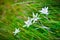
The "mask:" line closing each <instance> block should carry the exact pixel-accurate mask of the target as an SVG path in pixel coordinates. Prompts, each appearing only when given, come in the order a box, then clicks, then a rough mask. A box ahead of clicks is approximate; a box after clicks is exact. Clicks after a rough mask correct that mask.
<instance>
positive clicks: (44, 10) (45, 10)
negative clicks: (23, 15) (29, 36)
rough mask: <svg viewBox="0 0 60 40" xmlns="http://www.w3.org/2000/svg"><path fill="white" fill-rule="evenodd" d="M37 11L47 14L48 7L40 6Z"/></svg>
mask: <svg viewBox="0 0 60 40" xmlns="http://www.w3.org/2000/svg"><path fill="white" fill-rule="evenodd" d="M39 12H41V13H42V14H46V15H48V7H44V8H42V10H39Z"/></svg>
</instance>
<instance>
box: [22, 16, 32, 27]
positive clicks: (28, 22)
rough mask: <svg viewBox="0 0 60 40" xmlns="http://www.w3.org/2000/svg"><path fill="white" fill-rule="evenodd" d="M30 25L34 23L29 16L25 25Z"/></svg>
mask: <svg viewBox="0 0 60 40" xmlns="http://www.w3.org/2000/svg"><path fill="white" fill-rule="evenodd" d="M30 25H32V19H30V17H28V20H27V21H25V25H24V26H23V27H26V26H27V27H29V26H30Z"/></svg>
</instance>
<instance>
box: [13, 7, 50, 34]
mask: <svg viewBox="0 0 60 40" xmlns="http://www.w3.org/2000/svg"><path fill="white" fill-rule="evenodd" d="M39 12H41V13H42V14H46V15H48V7H44V8H42V10H39ZM38 19H40V18H39V17H38V13H36V15H35V13H34V12H33V18H30V17H28V20H27V21H24V23H25V25H23V27H27V28H28V27H29V26H30V25H32V24H33V23H35V22H36V21H37V20H38ZM41 28H45V29H49V28H48V27H46V26H42V27H41ZM37 29H38V28H37ZM19 32H20V30H19V28H18V29H17V28H16V29H15V31H14V32H13V33H14V35H16V34H17V33H19Z"/></svg>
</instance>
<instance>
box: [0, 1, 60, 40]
mask: <svg viewBox="0 0 60 40" xmlns="http://www.w3.org/2000/svg"><path fill="white" fill-rule="evenodd" d="M17 3H19V4H17ZM59 3H60V2H59V0H33V1H32V0H24V1H23V0H18V1H17V2H15V1H14V0H1V2H0V40H59V38H60V5H59ZM45 6H47V7H49V15H48V18H49V21H48V20H47V19H45V18H43V16H45V15H42V14H40V13H39V12H38V10H41V8H43V7H45ZM32 12H34V13H38V14H39V17H40V18H41V20H38V21H37V23H34V24H32V25H31V26H30V27H29V28H26V27H25V28H24V27H23V25H24V24H25V23H24V21H26V20H27V19H28V16H29V17H32ZM39 22H42V23H43V25H45V26H47V27H49V28H50V31H51V32H53V33H51V32H50V31H48V30H46V29H42V28H40V27H42V26H41V24H40V23H39ZM15 28H19V29H20V30H21V32H19V33H18V34H17V35H16V36H14V34H13V32H14V30H15ZM36 28H39V29H36Z"/></svg>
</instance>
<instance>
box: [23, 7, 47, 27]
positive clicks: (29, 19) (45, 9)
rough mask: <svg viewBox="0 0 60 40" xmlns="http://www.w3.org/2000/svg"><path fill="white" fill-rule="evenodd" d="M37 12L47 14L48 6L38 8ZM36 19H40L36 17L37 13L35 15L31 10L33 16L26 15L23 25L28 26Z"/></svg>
mask: <svg viewBox="0 0 60 40" xmlns="http://www.w3.org/2000/svg"><path fill="white" fill-rule="evenodd" d="M39 12H41V13H42V14H46V15H48V7H44V8H42V10H39ZM38 19H40V18H39V17H38V13H36V15H35V14H34V12H33V18H29V17H28V20H27V21H25V25H24V26H23V27H26V26H27V27H29V26H30V25H32V24H33V23H35V22H36V21H37V20H38ZM32 21H33V22H32Z"/></svg>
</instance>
